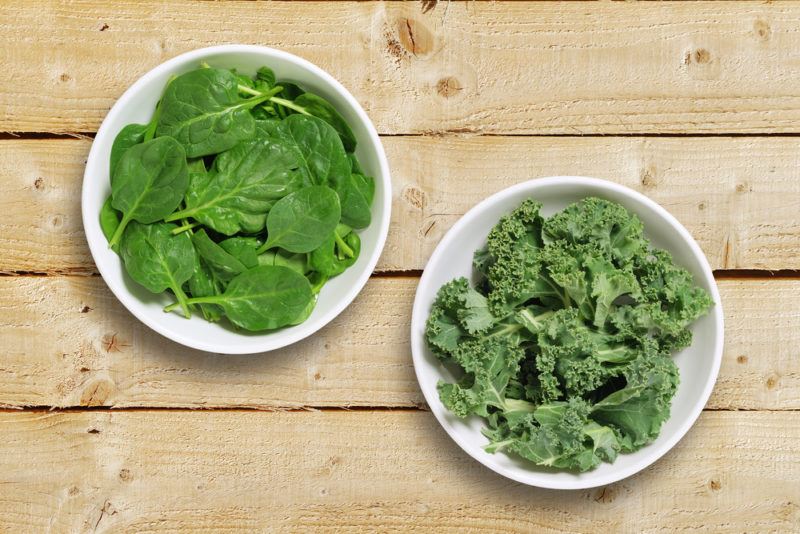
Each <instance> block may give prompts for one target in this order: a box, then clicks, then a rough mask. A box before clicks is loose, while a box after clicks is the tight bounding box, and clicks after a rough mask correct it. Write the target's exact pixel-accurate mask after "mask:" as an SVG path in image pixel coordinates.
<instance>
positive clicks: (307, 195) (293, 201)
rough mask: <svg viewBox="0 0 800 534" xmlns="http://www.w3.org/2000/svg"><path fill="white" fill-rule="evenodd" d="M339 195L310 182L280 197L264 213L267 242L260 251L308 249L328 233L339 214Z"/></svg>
mask: <svg viewBox="0 0 800 534" xmlns="http://www.w3.org/2000/svg"><path fill="white" fill-rule="evenodd" d="M341 214H342V212H341V207H340V205H339V196H338V195H337V194H336V192H335V191H334V190H333V189H331V188H330V187H326V186H324V185H314V186H311V187H306V188H305V189H301V190H300V191H296V192H294V193H292V194H290V195H287V196H285V197H283V198H282V199H280V200H279V201H278V202H276V203H275V205H274V206H273V207H272V210H270V212H269V215H268V216H267V242H266V243H264V245H262V246H261V247H260V248H259V249H258V253H259V254H261V253H263V252H265V251H267V250H269V249H271V248H275V247H280V248H282V249H284V250H286V251H288V252H311V251H312V250H314V249H315V248H318V247H319V246H320V245H321V244H322V243H323V242H324V241H325V239H327V238H328V236H330V235H331V233H332V232H333V230H334V229H335V228H336V225H337V224H338V222H339V218H340V217H341Z"/></svg>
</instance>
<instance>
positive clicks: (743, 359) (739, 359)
mask: <svg viewBox="0 0 800 534" xmlns="http://www.w3.org/2000/svg"><path fill="white" fill-rule="evenodd" d="M736 362H737V363H741V364H742V365H744V364H746V363H747V356H745V355H744V354H742V355H741V356H737V357H736Z"/></svg>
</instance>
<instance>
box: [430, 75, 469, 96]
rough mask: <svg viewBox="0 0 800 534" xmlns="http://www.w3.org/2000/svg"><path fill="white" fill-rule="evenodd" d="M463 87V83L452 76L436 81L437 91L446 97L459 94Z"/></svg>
mask: <svg viewBox="0 0 800 534" xmlns="http://www.w3.org/2000/svg"><path fill="white" fill-rule="evenodd" d="M462 89H464V87H463V86H462V85H461V82H459V81H458V80H457V79H456V78H453V77H452V76H448V77H446V78H442V79H441V80H439V81H438V82H437V83H436V92H437V93H439V94H440V95H442V96H443V97H445V98H450V97H451V96H455V95H457V94H458V93H460V92H461V90H462Z"/></svg>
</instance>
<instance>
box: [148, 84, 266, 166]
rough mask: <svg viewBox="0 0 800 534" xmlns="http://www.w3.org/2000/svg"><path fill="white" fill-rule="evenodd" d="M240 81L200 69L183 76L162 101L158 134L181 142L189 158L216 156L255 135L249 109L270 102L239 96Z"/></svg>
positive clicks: (170, 87) (169, 87)
mask: <svg viewBox="0 0 800 534" xmlns="http://www.w3.org/2000/svg"><path fill="white" fill-rule="evenodd" d="M238 87H239V81H238V79H237V77H236V75H235V74H234V73H232V72H231V71H229V70H224V69H211V68H207V69H197V70H193V71H189V72H187V73H185V74H181V75H180V76H178V77H177V78H175V79H174V80H172V82H170V84H169V85H168V86H167V89H166V91H165V92H164V98H163V99H162V100H161V116H160V117H159V120H158V126H157V128H156V135H157V136H163V135H168V136H170V137H174V138H175V139H177V140H178V142H180V143H181V144H182V145H183V147H184V149H185V150H186V155H187V156H188V157H190V158H194V157H197V156H205V155H207V154H217V153H219V152H222V151H224V150H228V149H229V148H232V147H233V146H235V145H236V144H238V143H239V142H240V141H244V140H246V139H251V138H252V137H253V136H254V135H255V122H254V119H253V116H252V115H251V114H250V109H252V108H253V107H254V106H257V105H258V104H260V103H262V102H264V101H266V100H268V99H269V98H270V97H271V96H273V95H271V94H269V93H265V94H263V95H261V96H258V97H254V98H247V99H243V98H241V97H240V96H239V89H238Z"/></svg>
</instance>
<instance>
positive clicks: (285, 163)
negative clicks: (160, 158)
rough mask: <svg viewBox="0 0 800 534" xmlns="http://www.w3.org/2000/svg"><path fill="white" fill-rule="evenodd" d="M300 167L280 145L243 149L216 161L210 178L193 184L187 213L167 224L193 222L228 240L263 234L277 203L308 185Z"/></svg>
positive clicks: (271, 141) (253, 144)
mask: <svg viewBox="0 0 800 534" xmlns="http://www.w3.org/2000/svg"><path fill="white" fill-rule="evenodd" d="M300 165H301V161H300V157H299V155H298V153H297V151H296V150H294V149H293V148H292V146H291V145H289V144H288V143H286V142H284V141H282V140H280V139H277V138H272V137H262V138H258V139H253V140H250V141H245V142H243V143H240V144H239V145H237V146H235V147H233V148H232V149H231V150H228V151H227V152H223V153H222V154H220V155H219V156H217V158H216V159H215V160H214V167H213V168H212V170H211V171H210V172H208V173H207V174H206V175H198V176H197V178H196V179H193V180H192V182H191V183H190V185H189V189H188V191H187V192H186V208H185V209H183V210H181V211H178V212H176V213H173V214H172V215H170V216H169V217H167V219H166V220H167V221H175V220H178V219H182V218H186V217H191V218H193V219H195V220H197V221H199V222H200V223H202V224H204V225H206V226H208V227H210V228H213V229H214V230H216V231H217V232H220V233H223V234H225V235H233V234H235V233H237V232H247V233H253V232H258V231H260V230H262V229H263V228H264V220H265V219H266V214H267V212H268V211H270V208H271V207H272V205H273V204H274V203H275V201H276V200H277V199H279V198H281V197H285V196H286V195H287V194H289V193H291V192H293V191H296V190H298V189H300V188H302V187H304V186H305V185H308V181H307V180H306V178H305V177H304V175H303V174H302V173H301V172H299V171H298V168H299V167H300Z"/></svg>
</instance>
